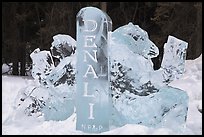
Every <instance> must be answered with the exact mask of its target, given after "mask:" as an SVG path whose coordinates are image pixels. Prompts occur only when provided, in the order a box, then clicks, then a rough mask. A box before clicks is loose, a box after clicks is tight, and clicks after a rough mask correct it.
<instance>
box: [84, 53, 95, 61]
mask: <svg viewBox="0 0 204 137" xmlns="http://www.w3.org/2000/svg"><path fill="white" fill-rule="evenodd" d="M92 51H93V52H94V57H93V56H92V55H91V54H90V53H89V52H88V51H87V50H84V62H87V58H86V55H89V57H90V58H91V59H92V60H93V61H94V62H96V63H97V57H96V53H97V50H92Z"/></svg>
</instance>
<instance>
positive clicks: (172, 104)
mask: <svg viewBox="0 0 204 137" xmlns="http://www.w3.org/2000/svg"><path fill="white" fill-rule="evenodd" d="M111 38H112V40H111V46H110V53H109V54H110V55H111V56H110V58H111V89H112V99H113V105H114V107H115V109H116V110H115V113H117V114H114V113H113V116H114V117H113V118H115V119H113V123H114V122H115V124H116V123H117V122H118V124H119V125H120V124H121V125H122V124H127V123H135V124H142V125H146V126H152V127H159V126H163V127H165V126H166V127H167V126H170V125H171V124H172V123H174V124H173V125H172V126H171V127H172V128H173V127H178V126H176V124H177V125H182V124H184V123H185V120H186V117H187V110H188V95H187V93H186V92H185V91H182V90H180V89H176V88H173V87H170V86H168V83H169V82H170V81H172V80H174V79H173V78H179V76H180V75H181V74H182V73H183V72H184V62H185V55H186V48H187V43H186V42H184V41H182V40H179V39H177V38H175V37H173V36H169V37H168V41H167V43H166V44H165V48H164V58H163V60H162V67H161V68H160V69H159V70H156V71H155V70H154V69H153V63H152V61H151V58H153V57H156V56H157V55H158V54H159V51H158V48H157V47H156V45H155V44H154V43H153V42H152V41H150V40H149V37H148V34H147V32H146V31H144V30H143V29H141V28H140V27H139V26H138V25H133V24H132V23H129V24H128V25H124V26H122V27H120V28H118V29H116V30H115V31H114V32H113V33H112V36H111ZM178 75H179V76H178ZM118 114H120V116H116V115H118ZM164 123H165V124H164ZM116 125H117V124H116Z"/></svg>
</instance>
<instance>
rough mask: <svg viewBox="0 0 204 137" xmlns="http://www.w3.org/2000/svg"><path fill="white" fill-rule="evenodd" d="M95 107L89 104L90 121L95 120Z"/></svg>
mask: <svg viewBox="0 0 204 137" xmlns="http://www.w3.org/2000/svg"><path fill="white" fill-rule="evenodd" d="M93 106H94V104H92V103H89V108H90V109H89V110H90V111H89V112H90V113H89V118H88V119H94V117H93Z"/></svg>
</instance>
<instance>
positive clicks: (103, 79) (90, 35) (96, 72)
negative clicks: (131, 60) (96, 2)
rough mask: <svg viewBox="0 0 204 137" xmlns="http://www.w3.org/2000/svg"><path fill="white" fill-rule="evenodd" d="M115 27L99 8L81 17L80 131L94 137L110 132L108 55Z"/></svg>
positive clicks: (78, 16)
mask: <svg viewBox="0 0 204 137" xmlns="http://www.w3.org/2000/svg"><path fill="white" fill-rule="evenodd" d="M111 27H112V22H111V19H110V18H109V17H108V15H106V14H105V13H104V12H103V11H101V10H99V9H97V8H94V7H86V8H83V9H81V10H80V11H79V13H78V14H77V75H76V82H77V88H76V89H77V91H76V94H77V99H76V112H77V123H76V129H77V130H81V131H84V132H91V133H99V132H103V131H107V130H109V120H110V118H111V115H110V109H111V102H110V93H109V79H108V76H109V74H108V68H109V67H108V65H109V62H108V53H107V52H108V37H109V32H110V31H111Z"/></svg>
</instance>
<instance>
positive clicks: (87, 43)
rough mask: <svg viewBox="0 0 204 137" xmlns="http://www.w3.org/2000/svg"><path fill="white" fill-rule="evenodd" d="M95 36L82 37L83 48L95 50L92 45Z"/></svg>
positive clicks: (94, 45)
mask: <svg viewBox="0 0 204 137" xmlns="http://www.w3.org/2000/svg"><path fill="white" fill-rule="evenodd" d="M95 37H96V36H84V47H90V48H97V46H96V44H95V43H94V40H95Z"/></svg>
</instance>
